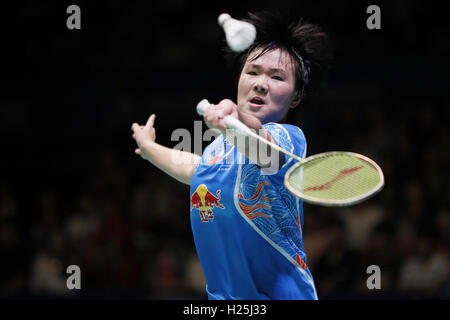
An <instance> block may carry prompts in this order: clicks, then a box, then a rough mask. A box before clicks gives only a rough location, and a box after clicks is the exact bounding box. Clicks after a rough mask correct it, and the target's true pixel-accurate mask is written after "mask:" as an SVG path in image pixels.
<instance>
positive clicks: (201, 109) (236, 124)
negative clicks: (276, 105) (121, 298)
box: [197, 99, 251, 133]
mask: <svg viewBox="0 0 450 320" xmlns="http://www.w3.org/2000/svg"><path fill="white" fill-rule="evenodd" d="M210 105H211V104H210V103H209V101H208V100H206V99H203V100H202V101H200V102H199V103H198V104H197V113H198V114H199V115H201V116H202V115H203V114H204V113H205V110H206V109H207V108H209V106H210ZM223 120H224V121H225V125H226V126H227V128H229V129H234V130H239V131H242V132H244V133H248V132H251V131H250V129H249V128H248V127H247V126H246V125H245V124H244V123H242V122H241V121H239V120H238V119H236V118H233V117H230V116H226V117H225V118H224V119H223Z"/></svg>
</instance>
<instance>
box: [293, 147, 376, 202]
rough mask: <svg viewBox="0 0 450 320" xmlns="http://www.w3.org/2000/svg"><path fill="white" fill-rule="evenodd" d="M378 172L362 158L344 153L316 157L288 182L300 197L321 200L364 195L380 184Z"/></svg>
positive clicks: (294, 173) (343, 198) (297, 171)
mask: <svg viewBox="0 0 450 320" xmlns="http://www.w3.org/2000/svg"><path fill="white" fill-rule="evenodd" d="M380 179H381V178H380V174H379V172H378V170H377V169H376V168H375V167H374V166H373V165H372V164H371V163H369V162H367V161H365V160H364V159H361V158H358V157H354V156H348V155H346V154H337V155H333V154H331V155H325V156H322V157H317V158H315V159H312V160H310V161H308V162H306V163H305V164H303V165H300V166H298V167H297V168H296V169H295V170H294V171H293V172H292V173H291V175H290V177H289V183H290V184H291V186H292V187H293V188H295V189H296V190H297V192H299V193H300V194H302V195H306V196H307V197H313V198H316V199H319V200H320V199H324V200H347V199H352V198H355V197H360V196H364V195H365V194H368V193H370V192H371V191H373V190H374V189H375V188H377V186H378V185H379V184H380Z"/></svg>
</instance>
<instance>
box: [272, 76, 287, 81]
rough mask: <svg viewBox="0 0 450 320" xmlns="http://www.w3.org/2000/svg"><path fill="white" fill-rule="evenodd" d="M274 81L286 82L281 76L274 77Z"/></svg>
mask: <svg viewBox="0 0 450 320" xmlns="http://www.w3.org/2000/svg"><path fill="white" fill-rule="evenodd" d="M272 79H275V80H278V81H284V80H283V78H281V77H280V76H273V77H272Z"/></svg>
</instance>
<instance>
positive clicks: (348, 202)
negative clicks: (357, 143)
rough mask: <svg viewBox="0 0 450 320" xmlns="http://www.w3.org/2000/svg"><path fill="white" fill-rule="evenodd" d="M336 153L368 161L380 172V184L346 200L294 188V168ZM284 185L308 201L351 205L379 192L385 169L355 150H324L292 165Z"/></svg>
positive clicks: (285, 177)
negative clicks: (316, 195) (292, 182)
mask: <svg viewBox="0 0 450 320" xmlns="http://www.w3.org/2000/svg"><path fill="white" fill-rule="evenodd" d="M336 155H345V156H350V157H356V158H359V159H361V160H363V161H365V162H367V163H368V164H370V165H371V166H372V167H373V168H374V169H375V170H376V171H377V172H378V175H379V177H380V182H379V183H378V185H377V186H376V187H375V188H372V189H371V190H370V191H368V192H366V193H364V194H362V195H360V196H357V197H353V198H350V199H345V200H338V199H334V200H325V199H322V198H318V197H312V196H308V195H306V194H303V193H302V192H299V191H298V190H297V189H296V188H294V187H293V186H292V185H291V184H290V183H289V177H290V176H291V174H292V172H294V170H296V169H297V168H298V167H300V166H303V165H305V164H307V163H308V162H310V161H313V160H315V159H317V158H323V157H328V156H336ZM284 185H285V186H286V188H287V189H288V190H289V192H291V193H292V194H293V195H295V196H296V197H298V198H300V199H303V200H304V201H305V202H307V203H311V204H316V205H323V206H327V207H343V206H351V205H355V204H358V203H360V202H362V201H364V200H367V199H369V198H370V197H372V196H374V195H375V194H377V193H378V192H379V191H380V190H381V189H382V188H383V186H384V174H383V171H382V170H381V168H380V166H379V165H378V164H377V163H376V162H375V161H373V160H372V159H370V158H368V157H366V156H363V155H362V154H359V153H355V152H349V151H329V152H322V153H318V154H315V155H312V156H310V157H307V158H305V159H302V161H299V162H297V163H296V164H294V165H292V166H291V167H290V168H289V169H288V171H287V172H286V174H285V176H284Z"/></svg>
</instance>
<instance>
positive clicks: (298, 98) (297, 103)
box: [290, 90, 303, 109]
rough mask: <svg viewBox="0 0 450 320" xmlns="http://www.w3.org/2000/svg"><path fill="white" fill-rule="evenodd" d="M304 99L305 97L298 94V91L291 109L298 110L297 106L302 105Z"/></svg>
mask: <svg viewBox="0 0 450 320" xmlns="http://www.w3.org/2000/svg"><path fill="white" fill-rule="evenodd" d="M302 99H303V95H302V94H300V93H299V92H298V90H297V92H296V94H295V96H294V99H292V102H291V105H290V108H291V109H295V108H297V106H298V105H299V104H300V102H301V101H302Z"/></svg>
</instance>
